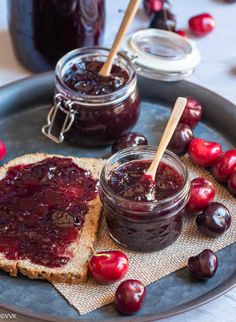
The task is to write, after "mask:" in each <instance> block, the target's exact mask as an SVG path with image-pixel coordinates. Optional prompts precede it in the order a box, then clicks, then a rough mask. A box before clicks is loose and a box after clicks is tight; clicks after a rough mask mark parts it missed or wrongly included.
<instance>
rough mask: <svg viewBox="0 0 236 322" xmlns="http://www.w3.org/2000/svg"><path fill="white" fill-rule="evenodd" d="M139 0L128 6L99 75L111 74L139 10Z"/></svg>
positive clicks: (131, 0) (132, 0) (131, 1)
mask: <svg viewBox="0 0 236 322" xmlns="http://www.w3.org/2000/svg"><path fill="white" fill-rule="evenodd" d="M139 2H140V0H130V2H129V5H128V8H127V10H126V12H125V15H124V18H123V20H122V22H121V25H120V28H119V31H118V33H117V35H116V38H115V40H114V42H113V45H112V48H111V50H110V53H109V55H108V57H107V60H106V62H105V63H104V64H103V66H102V68H101V70H100V71H99V75H101V76H109V75H110V72H111V68H112V65H113V61H114V59H115V57H116V54H117V52H118V50H119V48H120V45H121V42H122V40H123V38H124V36H125V34H126V32H127V29H128V28H129V26H130V24H131V22H132V20H133V18H134V16H135V14H136V12H137V10H138V7H139Z"/></svg>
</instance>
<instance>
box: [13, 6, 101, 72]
mask: <svg viewBox="0 0 236 322" xmlns="http://www.w3.org/2000/svg"><path fill="white" fill-rule="evenodd" d="M7 5H8V20H9V31H10V35H11V39H12V44H13V48H14V51H15V54H16V56H17V58H18V60H19V61H20V62H21V63H22V64H23V65H24V66H26V67H27V68H29V69H31V70H33V71H35V72H42V71H47V70H50V69H54V68H55V65H56V63H57V61H58V59H59V58H61V57H62V56H63V55H65V54H66V53H67V52H68V51H70V50H72V49H75V48H80V47H84V46H98V45H101V44H102V41H103V34H104V27H105V0H8V1H7Z"/></svg>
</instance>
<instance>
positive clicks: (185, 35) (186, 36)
mask: <svg viewBox="0 0 236 322" xmlns="http://www.w3.org/2000/svg"><path fill="white" fill-rule="evenodd" d="M175 33H176V34H178V35H180V36H182V37H184V38H188V35H187V33H186V31H184V30H175Z"/></svg>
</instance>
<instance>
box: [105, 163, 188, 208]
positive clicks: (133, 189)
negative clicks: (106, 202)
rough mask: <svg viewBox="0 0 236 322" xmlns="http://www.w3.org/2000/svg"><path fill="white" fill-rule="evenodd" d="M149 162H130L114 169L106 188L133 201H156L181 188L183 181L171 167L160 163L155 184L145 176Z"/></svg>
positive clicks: (169, 195)
mask: <svg viewBox="0 0 236 322" xmlns="http://www.w3.org/2000/svg"><path fill="white" fill-rule="evenodd" d="M150 164H151V161H150V160H144V161H131V162H128V163H125V164H124V165H121V166H119V167H117V168H116V169H114V170H113V171H112V172H111V173H110V175H109V180H108V186H109V187H110V189H111V190H113V192H115V193H116V194H117V195H120V196H121V197H123V198H125V199H128V200H133V201H143V202H146V201H157V200H162V199H165V198H168V197H171V196H172V195H174V194H175V193H177V192H178V191H179V190H180V189H181V188H182V186H183V179H182V178H181V176H180V175H179V174H178V172H177V171H176V170H175V169H174V168H172V167H171V166H169V165H167V164H165V163H162V162H161V163H160V164H159V166H158V169H157V173H156V177H155V182H153V180H152V178H150V177H148V176H146V175H145V173H146V171H147V169H148V168H149V166H150Z"/></svg>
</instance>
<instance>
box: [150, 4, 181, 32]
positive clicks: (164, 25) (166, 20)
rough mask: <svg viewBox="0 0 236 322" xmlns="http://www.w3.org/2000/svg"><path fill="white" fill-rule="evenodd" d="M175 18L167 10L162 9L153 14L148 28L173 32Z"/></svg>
mask: <svg viewBox="0 0 236 322" xmlns="http://www.w3.org/2000/svg"><path fill="white" fill-rule="evenodd" d="M175 26H176V18H175V16H174V15H173V14H172V13H171V12H170V10H168V9H163V10H160V11H158V12H156V13H155V15H154V16H153V19H152V21H151V24H150V26H149V28H157V29H163V30H169V31H174V30H175Z"/></svg>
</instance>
